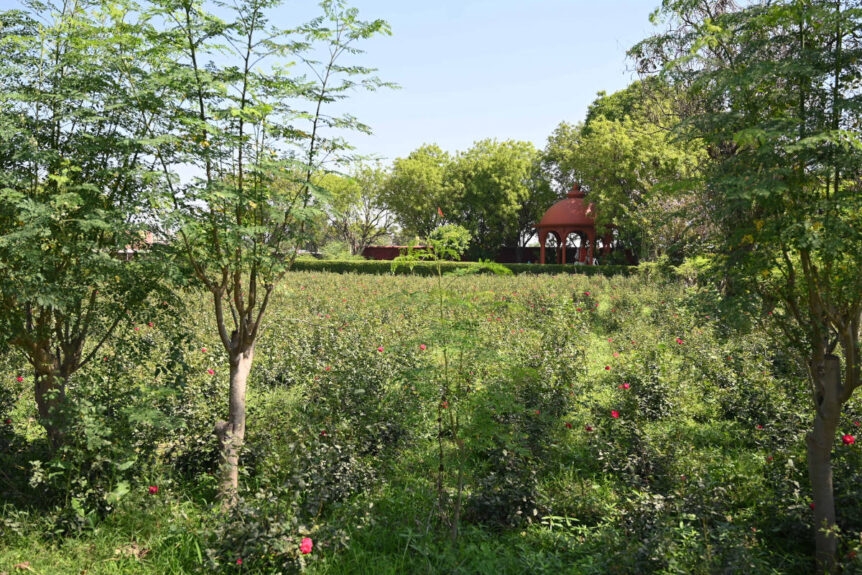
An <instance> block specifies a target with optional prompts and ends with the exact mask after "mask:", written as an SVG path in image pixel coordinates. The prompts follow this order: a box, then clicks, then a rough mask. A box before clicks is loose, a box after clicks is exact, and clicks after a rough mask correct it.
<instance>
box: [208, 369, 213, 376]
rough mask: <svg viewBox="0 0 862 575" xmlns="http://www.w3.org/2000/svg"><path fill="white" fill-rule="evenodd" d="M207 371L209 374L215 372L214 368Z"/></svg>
mask: <svg viewBox="0 0 862 575" xmlns="http://www.w3.org/2000/svg"><path fill="white" fill-rule="evenodd" d="M207 373H208V374H210V375H213V374H214V373H215V370H214V369H208V370H207Z"/></svg>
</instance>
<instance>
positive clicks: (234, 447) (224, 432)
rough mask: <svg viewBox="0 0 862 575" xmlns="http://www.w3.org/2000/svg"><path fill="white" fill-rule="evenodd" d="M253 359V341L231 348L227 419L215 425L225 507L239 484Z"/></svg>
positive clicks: (222, 498) (222, 496) (220, 494)
mask: <svg viewBox="0 0 862 575" xmlns="http://www.w3.org/2000/svg"><path fill="white" fill-rule="evenodd" d="M253 359H254V345H253V344H252V345H251V346H249V347H248V348H247V349H245V350H236V351H233V350H232V351H231V353H230V405H229V408H228V420H227V421H219V422H217V423H216V425H215V433H216V436H217V437H218V440H219V444H220V446H221V454H222V481H221V490H220V493H219V497H220V498H221V500H222V502H223V504H224V505H225V506H227V507H230V506H232V505H233V504H234V503H236V499H237V491H238V488H239V455H240V451H241V450H242V445H243V441H244V440H245V391H246V385H247V383H248V374H249V372H250V371H251V363H252V360H253Z"/></svg>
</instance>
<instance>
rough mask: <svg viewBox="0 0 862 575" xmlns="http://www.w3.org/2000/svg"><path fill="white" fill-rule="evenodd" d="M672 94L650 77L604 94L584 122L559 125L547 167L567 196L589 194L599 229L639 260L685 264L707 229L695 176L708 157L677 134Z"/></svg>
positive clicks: (698, 145) (548, 152)
mask: <svg viewBox="0 0 862 575" xmlns="http://www.w3.org/2000/svg"><path fill="white" fill-rule="evenodd" d="M670 92H671V91H670V90H669V89H668V88H667V87H666V86H663V85H661V84H660V83H659V82H658V81H656V80H655V79H651V80H650V81H648V82H643V83H642V82H635V83H634V84H632V85H631V86H629V87H628V88H626V89H624V90H622V91H620V92H617V93H615V94H612V95H610V96H607V95H605V94H604V93H600V94H599V98H598V99H597V100H596V101H595V102H594V103H593V104H592V105H591V106H590V109H589V112H588V114H587V121H586V123H585V124H583V125H571V124H567V123H565V122H564V123H562V124H560V125H559V126H558V127H557V128H556V130H555V131H554V133H553V134H552V135H551V136H550V137H549V139H548V143H547V146H546V148H545V151H544V152H543V161H542V162H543V170H544V171H545V173H546V174H548V178H549V179H551V180H552V181H553V182H555V183H557V185H558V186H560V188H561V191H567V188H570V187H571V185H572V184H574V183H575V182H578V183H580V184H582V185H584V186H585V187H587V188H588V189H589V190H590V192H589V195H588V197H589V201H590V202H592V203H594V204H595V206H596V213H597V223H598V225H600V226H601V225H604V224H612V225H614V226H616V230H617V238H616V239H617V240H618V241H619V242H620V243H621V245H622V246H624V247H626V248H629V249H631V250H632V252H633V253H635V254H638V255H639V256H640V257H641V258H648V259H654V258H656V257H659V256H660V255H662V254H669V255H670V256H672V257H673V259H674V262H675V263H679V262H681V261H682V259H683V257H685V256H686V255H690V254H692V253H694V252H695V249H696V247H697V245H698V244H699V242H700V241H701V238H702V236H703V233H704V230H705V225H706V222H704V221H703V218H702V217H700V208H699V204H698V201H699V194H698V192H699V190H700V183H699V182H698V181H697V180H696V179H695V177H696V176H697V174H698V173H699V170H700V169H701V166H702V164H703V163H704V162H705V161H706V154H705V151H704V149H703V146H702V144H701V143H700V142H698V141H696V140H694V141H687V140H684V139H680V138H678V137H677V136H676V135H675V134H674V132H673V129H674V126H675V118H677V116H676V112H675V108H674V106H675V103H674V101H673V100H672V98H671V95H670ZM563 186H566V187H563Z"/></svg>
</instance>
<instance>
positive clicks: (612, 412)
mask: <svg viewBox="0 0 862 575" xmlns="http://www.w3.org/2000/svg"><path fill="white" fill-rule="evenodd" d="M619 416H620V412H619V411H611V417H613V418H614V419H618V418H619Z"/></svg>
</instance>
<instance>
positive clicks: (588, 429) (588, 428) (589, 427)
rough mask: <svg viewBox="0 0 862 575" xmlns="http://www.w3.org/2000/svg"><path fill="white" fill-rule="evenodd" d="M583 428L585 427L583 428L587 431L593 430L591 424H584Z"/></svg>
mask: <svg viewBox="0 0 862 575" xmlns="http://www.w3.org/2000/svg"><path fill="white" fill-rule="evenodd" d="M584 429H585V430H587V431H592V430H593V427H592V426H591V425H585V426H584Z"/></svg>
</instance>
